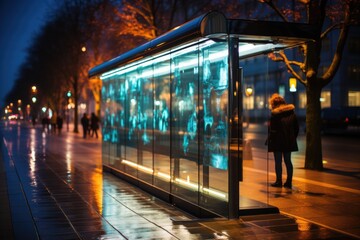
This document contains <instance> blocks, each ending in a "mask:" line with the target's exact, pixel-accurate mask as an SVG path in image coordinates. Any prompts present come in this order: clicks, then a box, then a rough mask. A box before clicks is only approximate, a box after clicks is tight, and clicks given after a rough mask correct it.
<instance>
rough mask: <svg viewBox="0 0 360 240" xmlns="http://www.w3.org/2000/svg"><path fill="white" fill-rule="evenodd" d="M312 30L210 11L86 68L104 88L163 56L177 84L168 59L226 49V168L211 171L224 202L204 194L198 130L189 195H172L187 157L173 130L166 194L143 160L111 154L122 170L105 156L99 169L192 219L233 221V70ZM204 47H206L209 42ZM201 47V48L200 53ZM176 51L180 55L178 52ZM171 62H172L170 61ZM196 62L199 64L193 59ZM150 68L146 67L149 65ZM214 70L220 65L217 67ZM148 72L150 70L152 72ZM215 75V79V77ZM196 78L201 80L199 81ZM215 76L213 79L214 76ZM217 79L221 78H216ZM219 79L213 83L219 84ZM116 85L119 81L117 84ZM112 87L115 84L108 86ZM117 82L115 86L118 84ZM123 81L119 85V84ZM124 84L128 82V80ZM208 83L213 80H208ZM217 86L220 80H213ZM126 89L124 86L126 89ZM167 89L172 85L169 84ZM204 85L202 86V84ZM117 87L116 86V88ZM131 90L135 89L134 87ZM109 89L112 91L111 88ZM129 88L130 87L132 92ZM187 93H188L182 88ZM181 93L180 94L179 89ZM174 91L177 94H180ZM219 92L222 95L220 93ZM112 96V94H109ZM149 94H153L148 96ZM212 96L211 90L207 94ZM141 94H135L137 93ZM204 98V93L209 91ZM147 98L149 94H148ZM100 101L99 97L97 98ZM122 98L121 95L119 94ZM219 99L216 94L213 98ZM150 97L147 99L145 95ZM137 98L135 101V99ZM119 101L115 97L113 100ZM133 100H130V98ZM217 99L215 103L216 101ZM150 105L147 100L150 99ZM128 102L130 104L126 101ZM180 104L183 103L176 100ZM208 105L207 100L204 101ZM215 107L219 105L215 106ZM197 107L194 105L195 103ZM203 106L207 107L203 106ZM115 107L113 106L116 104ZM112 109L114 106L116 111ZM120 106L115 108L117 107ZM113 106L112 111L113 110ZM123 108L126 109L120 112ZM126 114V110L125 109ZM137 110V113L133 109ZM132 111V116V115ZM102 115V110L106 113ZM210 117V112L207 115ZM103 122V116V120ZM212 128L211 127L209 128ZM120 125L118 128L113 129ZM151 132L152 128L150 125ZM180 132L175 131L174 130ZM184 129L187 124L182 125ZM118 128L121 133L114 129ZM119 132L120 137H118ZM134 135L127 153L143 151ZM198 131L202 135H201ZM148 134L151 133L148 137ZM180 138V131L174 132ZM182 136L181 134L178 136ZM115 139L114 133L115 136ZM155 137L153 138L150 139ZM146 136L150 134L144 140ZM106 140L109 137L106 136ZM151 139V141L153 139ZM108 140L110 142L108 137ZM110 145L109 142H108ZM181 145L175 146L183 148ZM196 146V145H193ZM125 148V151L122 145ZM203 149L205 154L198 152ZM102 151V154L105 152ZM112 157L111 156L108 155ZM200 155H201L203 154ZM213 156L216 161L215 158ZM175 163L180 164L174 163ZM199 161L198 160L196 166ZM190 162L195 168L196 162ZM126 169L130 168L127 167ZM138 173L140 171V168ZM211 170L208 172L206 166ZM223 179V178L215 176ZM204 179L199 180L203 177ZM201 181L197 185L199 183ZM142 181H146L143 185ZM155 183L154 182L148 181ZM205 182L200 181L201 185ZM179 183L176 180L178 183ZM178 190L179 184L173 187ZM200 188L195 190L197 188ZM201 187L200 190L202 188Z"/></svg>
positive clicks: (236, 85)
mask: <svg viewBox="0 0 360 240" xmlns="http://www.w3.org/2000/svg"><path fill="white" fill-rule="evenodd" d="M315 29H316V28H315V27H314V26H311V25H307V24H300V23H283V22H267V21H253V20H241V19H227V18H226V17H225V16H224V15H223V14H222V13H219V12H216V11H213V12H209V13H206V14H204V15H202V16H200V17H198V18H195V19H194V20H192V21H190V22H187V23H185V24H183V25H181V26H179V27H177V28H174V29H173V30H171V31H170V32H168V33H166V34H164V35H162V36H159V37H157V38H155V39H154V40H151V41H149V42H147V43H145V44H143V45H141V46H139V47H137V48H135V49H132V50H130V51H128V52H126V53H124V54H122V55H120V56H118V57H116V58H114V59H112V60H110V61H107V62H104V63H102V64H100V65H98V66H96V67H94V68H92V69H91V70H90V71H89V77H90V78H100V79H102V80H103V81H104V82H106V81H110V80H111V79H113V78H115V77H116V76H120V75H121V74H123V75H121V76H124V78H126V76H125V75H126V74H127V73H126V71H130V70H129V69H130V68H134V66H135V67H136V66H137V64H140V63H141V64H142V63H144V62H149V61H152V63H151V64H153V65H154V64H157V63H156V59H157V58H159V59H160V58H162V59H163V58H164V56H169V57H168V58H169V59H170V60H169V65H168V66H169V69H170V70H169V73H168V75H169V78H170V79H171V82H173V81H177V80H176V79H177V78H180V77H179V76H181V74H185V70H184V71H183V72H184V73H182V72H177V70H176V68H177V67H179V65H176V64H177V63H176V61H177V60H176V61H175V60H173V59H172V55H171V54H174V55H176V54H177V52H179V51H182V50H184V49H186V48H187V47H189V46H195V45H196V46H197V48H196V49H200V48H201V47H199V46H205V47H206V46H207V45H210V44H213V43H217V42H219V43H221V42H222V43H226V45H225V46H226V48H225V55H224V56H225V57H224V58H223V59H222V60H221V61H222V62H221V64H225V66H226V69H221V71H222V73H221V74H226V76H225V79H226V81H227V82H226V83H222V84H226V85H224V86H226V89H225V91H227V93H228V94H227V95H224V96H226V98H227V99H226V101H225V103H223V105H222V106H226V108H227V109H226V110H224V112H223V113H222V114H225V115H226V116H224V119H225V120H224V121H225V123H224V124H225V126H226V128H224V129H225V130H224V133H223V136H225V137H224V138H226V139H224V143H225V145H224V146H223V147H222V148H225V151H224V152H225V155H226V156H223V159H225V160H226V161H225V164H226V166H225V167H223V169H225V170H223V169H222V170H218V169H215V170H216V171H223V172H226V174H225V175H223V176H226V178H227V179H226V182H227V184H226V188H227V189H225V190H224V192H225V195H226V197H225V200H223V201H217V200H216V199H215V200H214V198H213V197H211V196H210V195H209V192H210V190H209V189H210V188H205V187H208V185H209V183H208V182H209V179H207V180H206V179H205V178H206V174H205V173H204V171H205V172H209V170H208V168H209V167H208V166H205V165H206V164H205V163H203V162H201V159H202V158H205V157H204V156H206V148H205V147H203V146H200V144H201V142H202V141H205V140H204V139H206V136H205V135H206V134H205V130H201V128H199V127H198V128H197V130H196V131H197V133H198V134H199V135H201V136H203V135H204V136H205V137H204V138H201V139H199V138H198V141H197V144H198V145H196V144H195V145H196V146H197V148H198V149H197V151H196V153H197V158H196V159H198V160H196V161H198V162H197V165H196V168H197V169H200V171H202V173H201V174H200V175H198V176H201V177H197V178H198V179H197V181H198V185H196V186H197V188H196V187H195V189H192V190H191V189H190V190H189V189H186V190H183V191H184V192H183V193H182V195H181V194H177V192H176V191H177V190H178V189H179V188H181V186H180V185H177V182H176V181H175V179H178V178H180V177H179V173H176V171H178V169H179V168H181V165H179V164H181V161H182V160H181V158H186V156H188V155H189V154H188V153H187V155H186V154H184V152H181V151H179V152H177V150H176V148H175V147H174V144H176V143H177V141H178V140H177V139H178V138H179V136H175V135H177V133H175V131H173V130H169V132H168V133H169V134H170V137H169V139H170V141H169V142H170V145H169V154H170V157H169V161H171V163H170V165H171V166H170V168H171V171H169V176H168V177H167V178H168V181H167V182H166V181H165V182H166V183H168V184H170V187H169V188H166V189H162V188H161V187H159V186H161V185H155V184H154V181H155V180H156V179H157V178H156V176H155V171H157V170H156V169H155V168H154V167H151V166H154V163H152V165H151V164H150V165H149V166H150V167H149V169H145V168H144V167H143V166H140V163H142V162H143V160H142V159H141V160H137V158H134V160H133V161H127V160H125V157H122V156H125V155H123V153H122V152H121V153H119V154H118V155H116V154H115V153H114V154H113V155H115V156H112V157H114V158H115V159H117V160H115V161H122V163H123V164H120V163H117V162H115V163H113V162H112V160H106V159H107V158H108V157H107V156H105V158H106V159H105V160H104V163H103V167H104V169H105V170H108V171H111V172H113V173H114V174H116V175H118V176H120V177H122V178H124V179H125V180H127V181H129V182H131V183H133V184H135V185H137V186H139V187H141V188H143V189H145V190H147V191H148V192H150V193H151V194H153V195H156V196H158V197H160V198H162V199H164V200H166V201H168V202H170V203H172V204H174V205H176V206H178V207H180V208H182V209H185V210H186V211H188V212H190V213H192V214H194V215H196V216H198V217H214V216H222V217H226V218H238V217H239V215H241V214H243V213H242V212H240V211H239V200H240V198H239V194H240V192H239V181H241V180H242V177H243V176H242V144H243V143H242V127H240V126H242V122H241V121H242V120H241V119H242V104H243V102H242V93H243V89H242V88H243V87H242V85H241V75H242V72H241V69H240V68H239V60H241V59H245V58H248V57H251V56H255V55H259V54H266V53H271V52H274V51H277V50H281V49H285V48H291V47H294V46H297V45H300V44H303V43H304V42H307V41H311V40H312V39H315V37H316V31H315ZM209 41H210V42H209ZM243 44H251V45H252V46H255V47H254V48H247V49H244V50H240V48H241V46H242V45H243ZM205 47H204V48H205ZM179 49H180V50H179ZM195 51H200V50H195ZM213 54H216V52H214V53H213ZM203 56H205V55H204V54H203V55H202V57H201V59H203V58H204V57H203ZM174 59H175V58H174ZM199 59H200V58H199ZM199 59H197V60H196V61H197V62H196V64H198V65H196V66H195V67H192V69H193V70H192V73H194V74H198V75H199V76H197V78H196V79H200V78H201V77H203V75H204V74H205V73H203V72H204V71H200V70H199V69H203V68H204V66H205V64H202V63H200V60H199ZM149 64H150V63H149ZM218 65H220V64H218ZM152 69H153V68H152ZM171 69H175V70H171ZM136 71H137V74H138V75H139V74H143V76H144V75H145V70H141V71H140V70H139V69H137V70H136ZM152 71H154V72H153V74H154V75H153V76H152V77H147V79H150V80H149V81H151V79H152V78H154V76H155V75H156V74H158V73H157V72H155V70H152ZM221 74H220V75H221ZM200 75H201V76H200ZM218 75H219V74H218ZM221 76H223V75H221ZM221 76H220V77H219V78H221ZM144 78H145V77H142V78H139V79H137V80H138V81H145V80H143V79H144ZM119 79H120V78H119ZM114 81H115V80H114ZM119 81H120V80H119ZM121 81H123V80H121ZM129 81H130V80H129ZM212 81H214V80H212ZM219 81H221V80H219ZM127 84H128V83H127ZM139 84H141V83H138V85H136V86H138V87H139V86H140V85H139ZM170 84H173V83H170ZM204 84H205V83H204ZM206 84H210V83H208V82H206ZM119 86H120V85H119ZM134 86H135V85H134ZM204 86H205V85H201V86H199V87H198V88H196V89H197V91H198V92H202V91H205V90H202V87H204ZM216 86H217V87H219V83H217V85H216ZM111 88H113V87H111ZM126 88H128V85H126ZM134 88H135V87H134ZM171 89H172V90H171V92H170V93H169V96H170V98H171V99H176V96H175V94H177V93H175V92H177V91H178V90H177V88H175V87H172V88H171ZM188 89H189V88H188ZM180 90H181V89H180ZM180 90H179V92H180ZM223 90H224V89H223ZM106 91H114V90H113V89H111V90H104V93H106ZM115 91H116V88H115ZM127 91H128V94H130V90H127ZM153 91H155V90H153ZM211 91H213V90H211ZM140 92H141V91H140ZM209 92H210V90H209ZM150 94H152V93H150ZM204 94H208V95H211V94H213V93H204ZM102 95H104V94H103V93H102ZM125 95H126V94H125ZM125 95H124V96H123V98H124V99H125V98H126V96H125ZM213 95H216V94H213ZM218 95H219V94H218ZM151 96H152V95H151ZM137 97H138V98H139V96H137ZM119 98H120V97H119ZM134 98H136V96H135V97H134ZM219 98H220V97H219ZM102 99H103V102H104V103H105V104H106V101H107V100H106V96H102ZM150 99H151V98H150ZM131 101H132V99H131ZM181 101H183V100H181ZM209 101H211V99H210V100H209ZM219 101H220V100H219ZM221 101H224V99H223V98H222V99H221ZM170 102H171V104H170V105H169V106H170V112H169V115H170V119H171V117H173V118H174V119H175V117H174V116H177V115H176V114H177V113H175V112H174V111H172V110H174V108H173V107H174V106H173V105H174V104H175V103H173V100H171V101H170ZM198 102H200V100H199V101H198ZM202 102H206V101H205V100H203V101H202ZM202 102H200V103H199V106H200V105H201V106H200V108H199V106H198V107H197V108H196V111H195V114H194V115H197V116H199V115H200V112H199V111H200V110H199V109H202V108H205V110H206V106H205V104H204V106H202V104H203V103H202ZM124 103H128V104H129V105H130V104H131V103H130V100H129V99H128V100H124ZM156 104H157V103H152V106H153V107H154V111H155V107H156ZM206 104H207V103H206ZM117 105H119V104H117ZM117 105H116V106H117ZM120 105H121V104H120ZM114 106H115V105H114ZM125 108H126V107H125ZM128 108H130V107H128ZM208 108H211V106H209V107H208ZM138 109H140V108H138ZM138 109H137V110H136V111H138ZM103 111H104V109H102V112H103ZM106 111H107V110H106ZM209 111H210V110H209ZM234 112H235V113H236V114H230V113H234ZM115 114H118V115H120V110H119V113H115ZM124 114H125V115H126V114H128V115H130V114H131V109H130V110H128V113H124ZM105 118H106V116H105ZM174 119H171V120H169V122H170V123H169V124H170V127H172V128H170V129H177V128H175V127H177V126H178V125H176V124H178V123H177V122H175V120H174ZM104 121H106V119H102V122H104ZM211 121H215V120H214V118H213V119H211ZM212 123H213V122H211V124H209V125H212ZM119 124H120V123H119ZM154 126H155V124H154ZM179 126H180V125H179ZM188 126H189V124H188ZM119 128H121V127H119ZM121 131H123V132H121ZM121 131H120V132H121V134H123V135H122V136H126V137H127V138H128V139H130V132H131V131H130V130H128V129H127V127H123V128H121ZM139 131H140V130H138V132H137V134H138V135H137V136H138V138H136V139H137V141H138V142H137V143H135V144H133V145H131V147H133V148H137V147H138V148H142V149H145V148H146V147H144V143H141V144H139V142H140V141H141V138H140V137H139V136H140V135H139V134H140V133H139ZM201 131H203V132H201ZM216 131H217V132H219V130H216V129H215V130H214V131H213V134H216ZM153 132H154V131H153ZM177 132H180V131H177ZM181 132H184V131H181ZM116 134H118V133H116ZM156 134H158V133H156ZM150 135H151V134H150ZM109 136H110V135H109ZM151 136H153V137H154V136H155V133H152V135H151ZM156 136H157V135H156ZM189 138H190V137H187V138H186V139H187V140H189ZM109 139H110V137H109ZM183 139H185V137H184V138H182V139H181V140H179V141H183V142H184V140H183ZM106 141H108V140H106V139H103V142H106ZM109 141H111V139H110V140H109ZM119 141H120V140H114V144H115V145H116V144H117V145H121V144H123V145H124V146H125V147H121V146H118V147H117V149H119V150H117V151H116V152H120V151H122V150H121V149H125V150H126V149H128V150H127V154H128V155H129V154H130V150H132V149H130V148H127V147H129V146H130V145H129V144H130V143H129V144H128V143H119ZM121 141H130V140H121ZM183 142H181V143H183ZM195 143H196V141H195ZM127 144H128V145H127ZM104 146H105V148H106V149H108V147H107V146H108V145H107V143H104ZM152 149H153V150H152V151H153V153H152V156H154V154H155V153H154V151H156V149H155V147H153V148H152ZM204 149H205V150H204ZM106 151H108V150H106ZM136 151H137V155H136V156H142V155H140V150H139V149H137V150H136ZM114 152H115V151H114ZM204 152H205V153H204ZM177 154H180V155H181V154H182V155H184V156H185V157H177V156H176V155H177ZM217 156H218V155H217ZM179 158H180V160H179ZM199 159H200V160H199ZM196 161H195V162H196ZM125 163H126V164H128V166H123V165H124V164H125ZM129 164H132V165H129ZM187 164H189V162H187ZM210 165H211V164H210ZM134 166H135V168H136V172H134V173H133V172H131V171H132V170H131V171H130V170H128V169H130V167H134ZM140 167H141V168H140ZM210 167H211V166H210ZM141 169H145V170H146V171H147V173H148V175H150V176H145V175H144V177H142V176H143V174H144V172H139V171H140V170H141ZM221 174H223V173H221ZM204 176H205V177H204ZM200 178H201V179H200ZM146 179H148V180H146ZM154 179H155V180H154ZM204 179H205V180H204ZM179 181H180V180H179ZM158 182H160V180H158ZM179 184H180V182H179ZM185 184H188V185H189V184H190V181H188V183H186V181H185ZM200 185H201V186H200ZM205 185H206V186H205ZM204 189H206V192H205V191H203V190H204ZM193 193H194V198H189V199H187V198H186V196H187V195H189V194H193ZM215 205H216V206H220V207H214V206H215ZM269 209H271V210H270V211H278V209H277V208H271V207H270V208H269Z"/></svg>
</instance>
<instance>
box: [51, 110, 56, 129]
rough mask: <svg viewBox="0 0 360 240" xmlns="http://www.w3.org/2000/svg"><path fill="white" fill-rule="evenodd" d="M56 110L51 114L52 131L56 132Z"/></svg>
mask: <svg viewBox="0 0 360 240" xmlns="http://www.w3.org/2000/svg"><path fill="white" fill-rule="evenodd" d="M56 118H57V115H56V112H54V114H53V115H52V116H51V118H50V124H51V133H53V134H56Z"/></svg>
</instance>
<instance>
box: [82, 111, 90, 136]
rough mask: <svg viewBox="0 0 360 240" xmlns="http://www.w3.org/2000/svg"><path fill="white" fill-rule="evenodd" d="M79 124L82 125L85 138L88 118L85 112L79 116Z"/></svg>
mask: <svg viewBox="0 0 360 240" xmlns="http://www.w3.org/2000/svg"><path fill="white" fill-rule="evenodd" d="M81 125H82V127H83V138H86V134H87V132H88V130H89V118H88V116H87V114H86V113H84V115H83V117H82V118H81Z"/></svg>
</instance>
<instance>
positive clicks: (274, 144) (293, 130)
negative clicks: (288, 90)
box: [267, 93, 299, 188]
mask: <svg viewBox="0 0 360 240" xmlns="http://www.w3.org/2000/svg"><path fill="white" fill-rule="evenodd" d="M269 103H270V107H271V118H270V125H269V137H268V141H267V143H268V151H269V152H274V158H275V172H276V181H275V182H274V183H273V184H271V186H273V187H282V158H283V157H284V162H285V166H286V173H287V178H286V182H285V183H284V187H286V188H291V187H292V177H293V165H292V163H291V152H294V151H298V145H297V141H296V138H297V136H298V134H299V124H298V121H297V118H296V115H295V112H294V110H295V107H294V105H292V104H287V103H286V102H285V100H284V98H282V97H281V96H280V95H279V94H277V93H275V94H273V95H272V96H271V98H270V101H269Z"/></svg>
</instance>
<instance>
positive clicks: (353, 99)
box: [348, 91, 360, 107]
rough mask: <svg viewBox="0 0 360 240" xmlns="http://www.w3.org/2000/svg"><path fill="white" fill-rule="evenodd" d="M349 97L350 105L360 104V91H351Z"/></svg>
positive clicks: (357, 105) (356, 105)
mask: <svg viewBox="0 0 360 240" xmlns="http://www.w3.org/2000/svg"><path fill="white" fill-rule="evenodd" d="M348 99H349V106H350V107H359V106H360V91H349V92H348Z"/></svg>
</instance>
